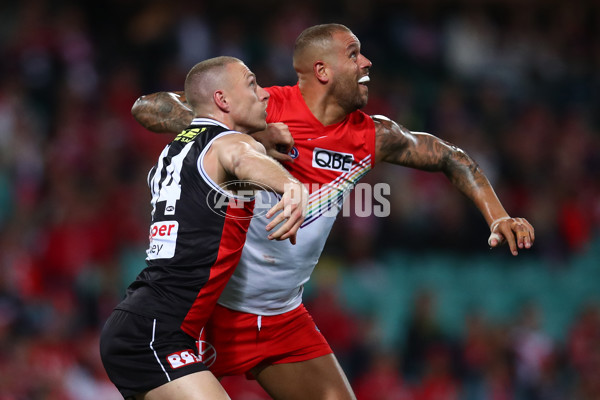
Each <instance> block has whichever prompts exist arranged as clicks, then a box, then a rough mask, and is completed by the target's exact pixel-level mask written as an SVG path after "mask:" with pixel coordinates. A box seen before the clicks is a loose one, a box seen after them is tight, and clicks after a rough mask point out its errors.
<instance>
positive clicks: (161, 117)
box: [131, 92, 194, 133]
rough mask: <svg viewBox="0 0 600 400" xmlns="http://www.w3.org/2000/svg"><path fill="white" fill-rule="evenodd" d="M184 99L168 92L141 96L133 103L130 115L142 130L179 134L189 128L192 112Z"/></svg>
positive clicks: (192, 116)
mask: <svg viewBox="0 0 600 400" xmlns="http://www.w3.org/2000/svg"><path fill="white" fill-rule="evenodd" d="M184 101H185V97H183V98H181V97H179V96H178V95H177V94H174V93H170V92H157V93H153V94H149V95H146V96H142V97H140V98H139V99H137V100H136V102H135V103H134V105H133V107H132V109H131V114H132V115H133V116H134V118H135V119H136V121H138V122H139V123H140V124H141V125H142V126H143V127H144V128H146V129H148V130H150V131H152V132H157V133H179V132H181V131H182V130H183V129H185V128H186V127H188V126H189V124H190V123H191V122H192V119H193V118H194V113H193V111H192V110H191V109H190V108H189V107H188V106H187V105H186V103H184Z"/></svg>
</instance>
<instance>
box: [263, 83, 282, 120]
mask: <svg viewBox="0 0 600 400" xmlns="http://www.w3.org/2000/svg"><path fill="white" fill-rule="evenodd" d="M265 90H266V91H267V92H269V95H270V96H271V97H269V103H268V104H267V123H268V124H270V123H273V122H280V121H281V104H283V101H282V100H283V96H282V88H281V87H279V86H271V87H268V88H265Z"/></svg>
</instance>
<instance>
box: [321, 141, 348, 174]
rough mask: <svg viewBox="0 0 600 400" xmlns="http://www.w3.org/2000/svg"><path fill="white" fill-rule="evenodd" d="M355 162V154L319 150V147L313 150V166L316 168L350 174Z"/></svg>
mask: <svg viewBox="0 0 600 400" xmlns="http://www.w3.org/2000/svg"><path fill="white" fill-rule="evenodd" d="M353 162H354V155H353V154H349V153H339V152H337V151H331V150H325V149H319V148H318V147H315V149H314V150H313V159H312V166H313V167H315V168H321V169H328V170H331V171H341V172H350V169H351V168H352V163H353Z"/></svg>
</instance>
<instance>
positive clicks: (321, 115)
mask: <svg viewBox="0 0 600 400" xmlns="http://www.w3.org/2000/svg"><path fill="white" fill-rule="evenodd" d="M303 89H304V90H303ZM300 93H301V94H302V97H303V98H304V102H305V103H306V105H307V107H308V109H309V110H310V111H311V113H312V114H313V115H314V117H315V118H316V119H317V120H319V122H320V123H321V124H323V125H324V126H327V125H332V124H336V123H338V122H340V121H342V120H343V119H344V118H346V115H347V112H346V111H345V110H344V109H343V108H342V107H341V106H340V104H339V103H338V101H337V100H336V99H335V98H333V97H332V96H331V95H329V94H328V93H327V92H326V91H325V90H323V88H321V87H317V88H314V87H312V88H310V89H309V88H308V87H305V88H303V87H302V86H300Z"/></svg>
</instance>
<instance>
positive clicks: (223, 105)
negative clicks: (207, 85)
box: [213, 90, 230, 112]
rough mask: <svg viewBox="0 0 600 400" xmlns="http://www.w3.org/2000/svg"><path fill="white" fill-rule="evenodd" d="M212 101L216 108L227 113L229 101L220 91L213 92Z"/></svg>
mask: <svg viewBox="0 0 600 400" xmlns="http://www.w3.org/2000/svg"><path fill="white" fill-rule="evenodd" d="M213 100H214V102H215V104H216V105H217V107H219V109H221V110H222V111H224V112H229V108H230V105H229V101H228V99H227V96H226V95H225V93H224V92H223V91H222V90H215V92H214V93H213Z"/></svg>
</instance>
